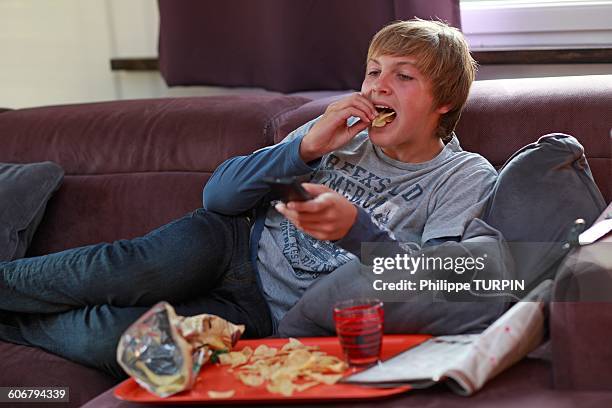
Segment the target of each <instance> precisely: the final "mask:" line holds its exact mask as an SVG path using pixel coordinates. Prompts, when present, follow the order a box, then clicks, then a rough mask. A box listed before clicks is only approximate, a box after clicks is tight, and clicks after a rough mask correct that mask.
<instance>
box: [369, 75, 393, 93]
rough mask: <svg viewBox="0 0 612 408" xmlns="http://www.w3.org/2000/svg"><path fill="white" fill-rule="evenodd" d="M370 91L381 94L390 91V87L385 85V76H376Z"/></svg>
mask: <svg viewBox="0 0 612 408" xmlns="http://www.w3.org/2000/svg"><path fill="white" fill-rule="evenodd" d="M372 91H374V92H376V93H379V94H383V95H384V94H389V93H390V88H389V86H387V79H386V77H385V76H383V75H381V76H379V77H378V78H376V81H374V83H373V84H372Z"/></svg>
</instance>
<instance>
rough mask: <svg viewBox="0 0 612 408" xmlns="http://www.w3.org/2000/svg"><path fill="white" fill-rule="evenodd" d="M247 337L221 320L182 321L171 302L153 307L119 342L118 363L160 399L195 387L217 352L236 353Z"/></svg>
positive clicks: (203, 317)
mask: <svg viewBox="0 0 612 408" xmlns="http://www.w3.org/2000/svg"><path fill="white" fill-rule="evenodd" d="M242 333H244V326H243V325H235V324H232V323H230V322H228V321H227V320H224V319H222V318H220V317H219V316H214V315H209V314H201V315H197V316H190V317H183V316H177V315H176V313H175V311H174V308H173V307H172V306H170V305H169V304H168V303H166V302H160V303H158V304H156V305H155V306H153V307H152V308H151V309H150V310H149V311H147V312H146V313H145V314H143V315H142V316H141V317H140V318H139V319H138V320H137V321H136V322H134V323H133V324H132V325H131V326H130V327H129V328H128V329H127V330H126V331H125V332H124V333H123V335H122V336H121V338H120V339H119V345H118V346H117V362H118V363H119V365H120V366H121V367H122V368H123V370H125V372H126V373H127V374H128V375H130V376H131V377H133V378H134V379H135V380H136V382H137V383H138V384H140V385H141V386H142V387H144V388H145V389H147V390H148V391H150V392H152V393H153V394H155V395H157V396H159V397H168V396H170V395H173V394H176V393H178V392H181V391H184V390H188V389H190V388H191V387H193V384H194V383H195V380H196V378H197V376H198V373H199V371H200V368H201V367H202V365H203V364H204V363H206V362H207V361H208V360H209V359H210V357H211V355H212V354H213V353H214V352H215V351H221V352H224V351H228V352H229V351H231V350H232V347H233V346H234V345H235V344H236V342H237V341H238V339H239V338H240V336H241V335H242Z"/></svg>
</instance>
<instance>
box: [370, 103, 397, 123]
mask: <svg viewBox="0 0 612 408" xmlns="http://www.w3.org/2000/svg"><path fill="white" fill-rule="evenodd" d="M374 107H375V108H376V111H377V112H378V116H376V118H374V120H373V121H372V127H376V128H381V127H384V126H387V124H388V123H391V122H393V121H394V120H395V117H396V114H395V110H393V108H390V107H388V106H385V105H374Z"/></svg>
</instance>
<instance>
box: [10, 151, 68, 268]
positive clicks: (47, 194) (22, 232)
mask: <svg viewBox="0 0 612 408" xmlns="http://www.w3.org/2000/svg"><path fill="white" fill-rule="evenodd" d="M63 177H64V171H63V170H62V168H61V167H59V166H58V165H57V164H55V163H51V162H44V163H31V164H8V163H0V261H11V260H13V259H18V258H22V257H23V256H24V255H25V253H26V250H27V249H28V246H29V244H30V242H31V240H32V237H33V236H34V232H35V231H36V228H37V227H38V224H39V223H40V220H41V219H42V216H43V214H44V212H45V208H46V206H47V202H48V201H49V199H50V198H51V195H52V194H53V193H54V192H55V191H56V190H57V189H58V188H59V186H60V184H61V183H62V179H63Z"/></svg>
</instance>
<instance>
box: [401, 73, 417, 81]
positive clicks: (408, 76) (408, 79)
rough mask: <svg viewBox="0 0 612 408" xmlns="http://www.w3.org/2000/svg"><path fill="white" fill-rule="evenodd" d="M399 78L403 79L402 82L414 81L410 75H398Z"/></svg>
mask: <svg viewBox="0 0 612 408" xmlns="http://www.w3.org/2000/svg"><path fill="white" fill-rule="evenodd" d="M397 76H398V77H399V79H401V80H402V81H410V80H411V79H414V78H413V77H411V76H410V75H406V74H397Z"/></svg>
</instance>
